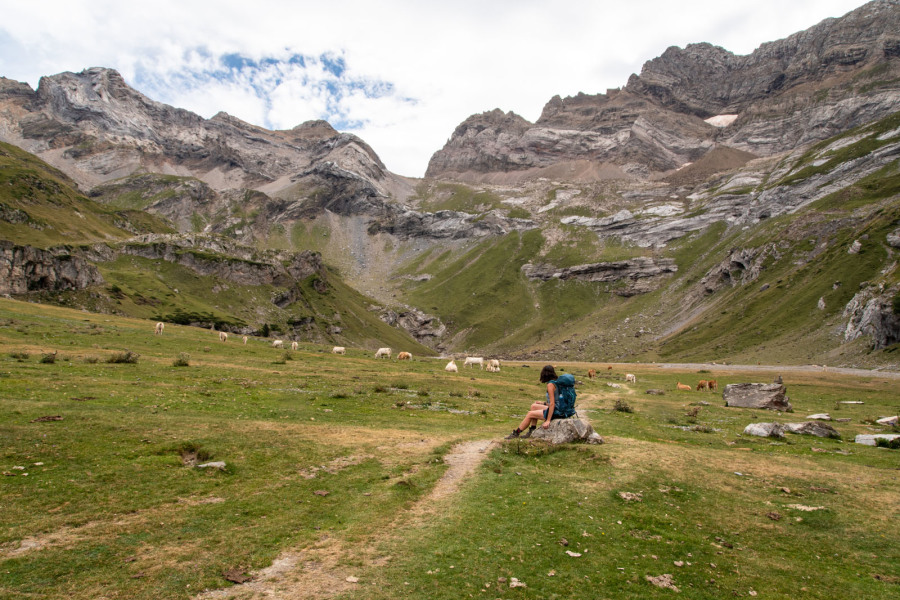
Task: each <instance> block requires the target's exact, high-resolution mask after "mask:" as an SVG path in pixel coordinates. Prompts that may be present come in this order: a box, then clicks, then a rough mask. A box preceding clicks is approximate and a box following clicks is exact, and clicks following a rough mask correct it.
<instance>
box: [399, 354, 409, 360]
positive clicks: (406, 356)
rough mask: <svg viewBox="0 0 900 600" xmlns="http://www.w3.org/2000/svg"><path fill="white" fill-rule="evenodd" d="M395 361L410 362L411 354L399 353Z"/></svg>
mask: <svg viewBox="0 0 900 600" xmlns="http://www.w3.org/2000/svg"><path fill="white" fill-rule="evenodd" d="M397 360H412V354H410V353H409V352H401V353H400V354H398V355H397Z"/></svg>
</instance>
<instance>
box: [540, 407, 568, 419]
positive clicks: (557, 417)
mask: <svg viewBox="0 0 900 600" xmlns="http://www.w3.org/2000/svg"><path fill="white" fill-rule="evenodd" d="M549 410H550V408H545V409H544V420H545V421H546V420H547V412H548V411H549ZM567 418H568V417H560V416H558V415H557V414H555V413H554V414H553V418H552V419H550V420H551V421H555V420H557V419H567Z"/></svg>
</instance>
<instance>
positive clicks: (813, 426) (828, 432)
mask: <svg viewBox="0 0 900 600" xmlns="http://www.w3.org/2000/svg"><path fill="white" fill-rule="evenodd" d="M784 426H785V429H787V431H788V432H790V433H797V434H802V435H814V436H816V437H823V438H832V439H840V438H841V434H840V433H838V431H837V430H836V429H835V428H834V427H832V426H831V425H829V424H828V423H822V422H820V421H806V422H805V423H785V425H784Z"/></svg>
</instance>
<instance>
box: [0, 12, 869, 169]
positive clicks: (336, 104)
mask: <svg viewBox="0 0 900 600" xmlns="http://www.w3.org/2000/svg"><path fill="white" fill-rule="evenodd" d="M862 4H863V2H862V1H860V0H794V1H793V2H789V3H787V2H783V1H781V0H736V1H733V2H721V1H720V0H716V1H713V0H693V1H689V2H680V3H674V2H671V1H669V0H633V1H631V2H628V3H616V4H614V5H611V3H607V2H597V1H596V0H568V1H566V0H562V1H561V2H553V3H551V2H545V1H542V0H493V1H490V2H486V1H484V0H478V1H475V0H457V1H455V2H440V3H439V2H422V1H421V0H383V1H382V2H371V0H333V1H332V2H327V3H326V2H320V1H318V0H317V1H315V2H312V1H308V0H301V1H291V0H257V1H256V2H253V3H246V2H243V1H238V0H218V1H211V0H210V1H197V0H195V1H187V2H186V1H184V0H156V1H155V2H152V3H133V2H121V1H120V0H41V1H40V2H16V3H7V4H6V5H5V6H4V17H3V20H2V22H0V75H2V76H6V77H10V78H13V79H18V80H20V81H27V82H28V83H30V84H31V85H32V86H36V85H37V81H38V78H39V77H40V76H42V75H50V74H54V73H58V72H61V71H66V70H69V71H80V70H82V69H84V68H88V67H93V66H105V67H111V68H115V69H118V70H119V71H120V72H121V73H122V75H123V76H124V77H125V78H126V80H127V81H128V82H129V83H131V84H133V85H135V86H136V87H137V88H138V89H139V90H140V91H142V92H143V93H145V94H146V95H148V96H150V97H151V98H153V99H155V100H159V101H163V102H166V103H169V104H174V105H176V106H179V107H182V108H187V109H189V110H192V111H194V112H197V113H198V114H200V115H202V116H204V117H210V116H212V115H213V114H215V113H216V112H218V111H220V110H223V111H225V112H228V113H230V114H233V115H234V116H236V117H238V118H241V119H243V120H245V121H248V122H251V123H255V124H258V125H263V126H271V127H277V128H289V127H293V126H294V125H297V124H299V123H301V122H303V121H305V120H309V119H314V118H328V119H329V120H330V121H331V122H332V124H333V125H336V126H339V125H340V124H341V123H344V124H349V125H353V126H354V129H353V130H352V131H353V132H354V133H356V134H357V135H359V136H360V137H362V138H363V139H364V140H365V141H366V142H368V143H369V144H370V145H371V146H372V147H373V148H374V149H375V151H376V152H377V153H378V154H379V156H381V158H382V160H384V161H385V163H386V164H387V166H388V168H390V169H391V170H393V171H395V172H398V173H401V174H405V175H416V176H420V175H422V174H423V173H424V170H425V166H426V165H427V162H428V159H429V158H430V157H431V155H432V154H433V153H434V152H435V151H436V150H438V149H439V148H440V147H441V146H442V145H443V143H444V142H445V141H446V139H447V138H448V137H449V136H450V135H451V134H452V132H453V130H454V129H455V127H456V126H457V125H458V124H459V123H460V122H461V121H462V120H463V119H465V118H466V117H468V116H469V115H471V114H474V113H480V112H483V111H486V110H491V109H493V108H500V109H502V110H504V111H510V110H511V111H514V112H516V113H518V114H520V115H522V116H523V117H525V118H527V119H529V120H532V121H533V120H535V119H537V118H538V117H539V116H540V112H541V109H542V108H543V106H544V104H545V103H546V102H547V101H548V100H549V99H550V98H551V97H553V96H554V95H557V94H559V95H561V96H568V95H574V94H577V93H578V92H584V93H598V92H605V91H606V89H607V88H612V87H621V86H623V85H625V83H626V82H627V79H628V76H629V75H630V74H631V73H633V72H639V71H640V68H641V65H642V64H643V63H644V62H645V61H647V60H650V59H652V58H654V57H656V56H658V55H659V54H661V53H662V52H663V51H664V50H665V49H666V47H668V46H670V45H679V46H684V45H686V44H688V43H692V42H702V41H706V42H710V43H713V44H716V45H720V46H723V47H724V48H726V49H728V50H731V51H733V52H735V53H738V54H747V53H749V52H751V51H752V50H753V49H755V48H756V47H758V46H759V45H760V44H761V43H763V42H766V41H772V40H775V39H780V38H783V37H786V36H788V35H790V34H792V33H794V32H796V31H800V30H802V29H806V28H808V27H810V26H812V25H814V24H816V23H817V22H819V21H821V20H822V19H824V18H826V17H830V16H831V17H837V16H841V15H843V14H845V13H846V12H848V11H850V10H852V9H853V8H856V7H858V6H860V5H862ZM227 55H239V56H243V57H245V58H247V59H252V60H256V61H260V60H263V59H266V58H270V59H275V62H273V63H267V64H264V65H261V66H260V67H259V68H255V69H253V68H249V69H241V70H236V71H234V72H231V73H230V74H229V75H228V76H224V75H223V73H220V72H219V71H222V69H223V67H222V57H224V56H227ZM293 55H303V56H305V57H307V58H309V59H310V60H309V61H308V62H307V64H306V67H305V68H302V67H300V66H299V65H297V64H292V63H289V62H287V61H288V60H289V58H290V57H291V56H293ZM324 55H329V56H331V57H334V58H340V59H343V61H344V65H345V70H344V71H343V72H341V73H339V74H337V73H335V72H333V71H329V70H328V69H327V68H325V66H324V62H322V61H321V60H320V58H321V57H322V56H324ZM223 72H224V71H223ZM217 73H218V75H217ZM373 85H375V86H380V88H379V93H376V94H374V95H373V94H372V93H371V91H372V87H371V86H373ZM367 86H368V87H367ZM386 86H390V89H384V88H385V87H386ZM364 89H368V90H369V91H370V93H369V94H366V93H364V92H363V90H364ZM373 96H374V97H373Z"/></svg>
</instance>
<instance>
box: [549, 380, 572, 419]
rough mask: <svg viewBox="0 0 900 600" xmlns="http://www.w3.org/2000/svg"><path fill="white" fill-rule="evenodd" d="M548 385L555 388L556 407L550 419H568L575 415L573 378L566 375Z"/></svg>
mask: <svg viewBox="0 0 900 600" xmlns="http://www.w3.org/2000/svg"><path fill="white" fill-rule="evenodd" d="M550 383H552V384H554V385H555V386H556V406H555V407H554V408H553V417H552V418H554V419H568V418H569V417H571V416H572V415H574V414H575V396H576V394H575V376H574V375H572V374H570V373H566V374H565V375H560V376H559V377H558V378H557V379H554V380H553V381H551V382H550Z"/></svg>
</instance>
